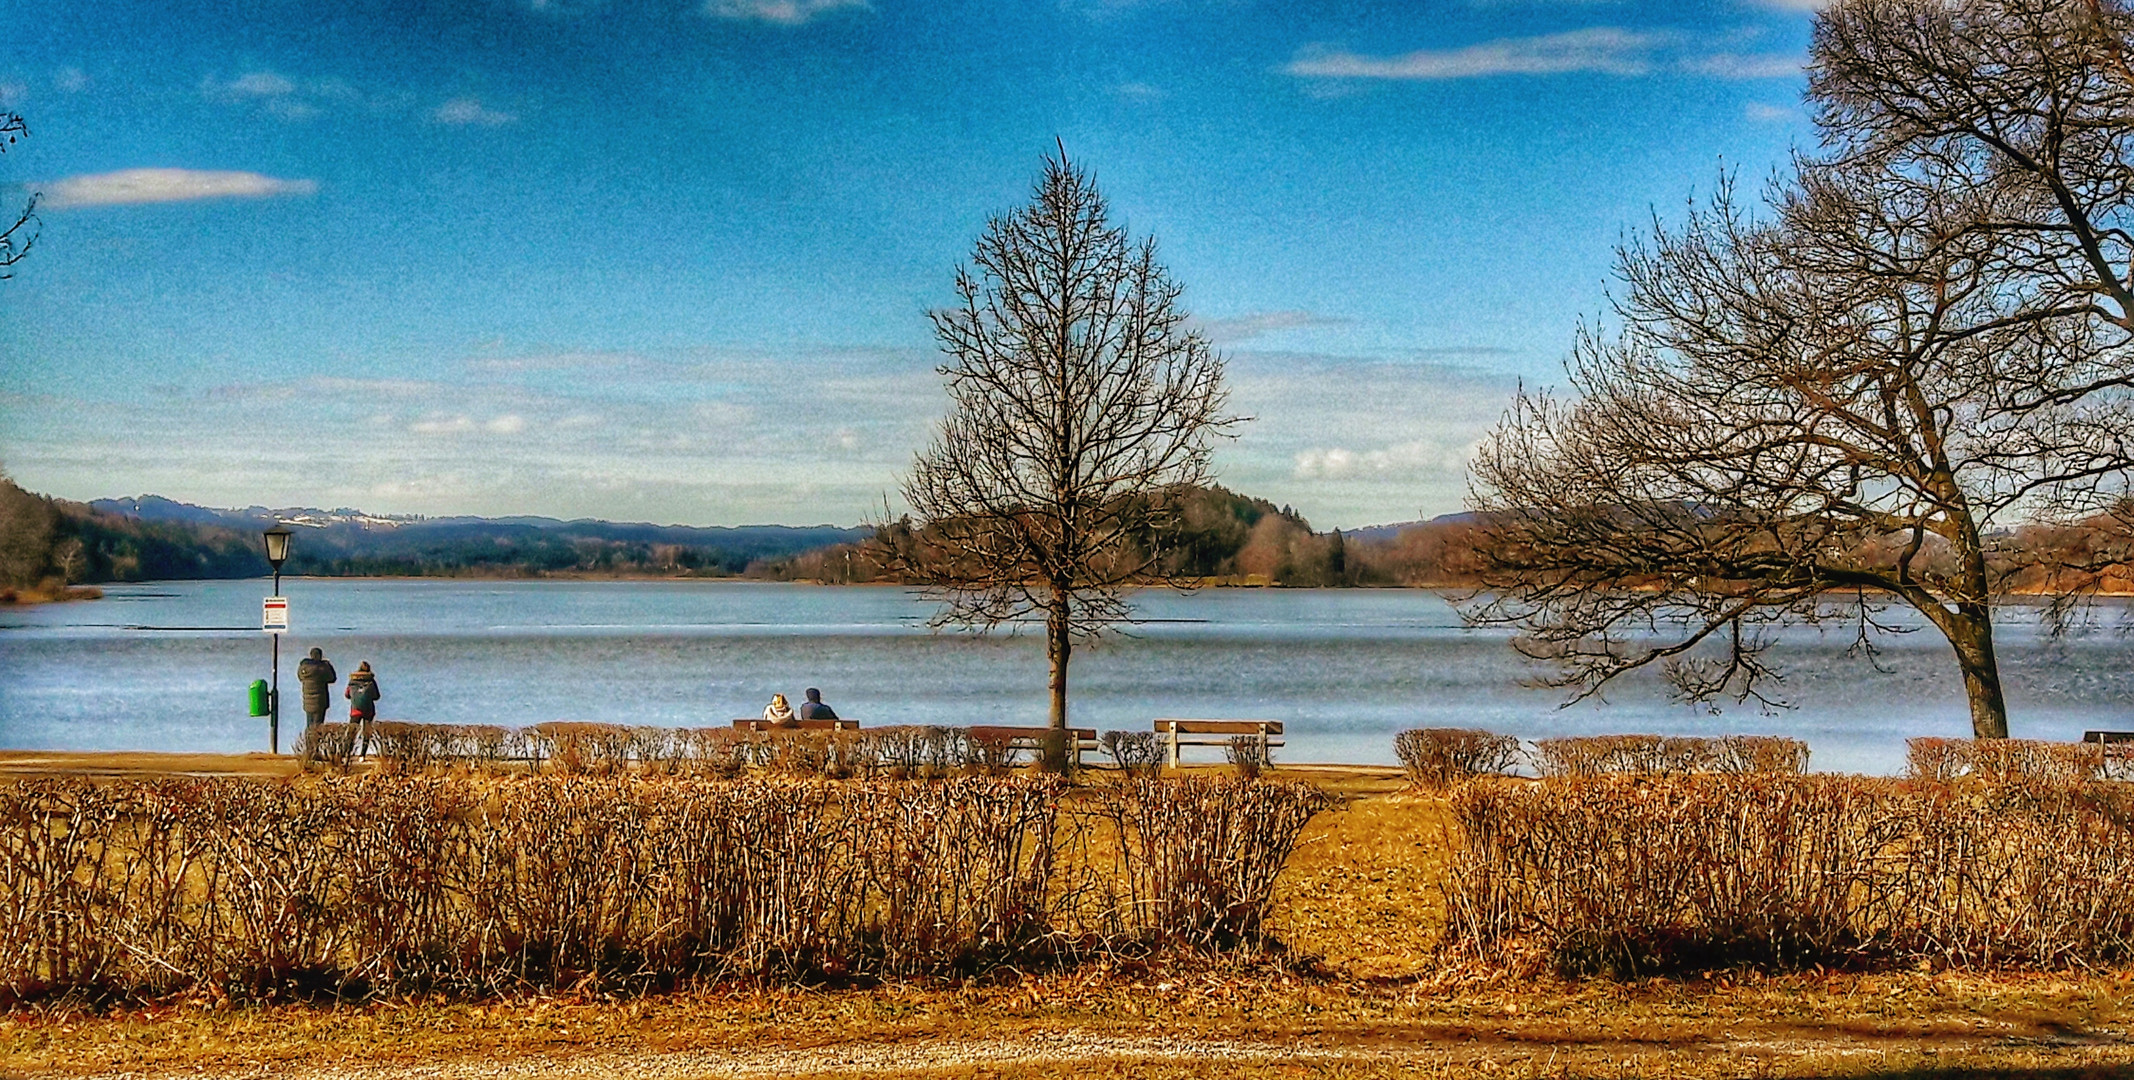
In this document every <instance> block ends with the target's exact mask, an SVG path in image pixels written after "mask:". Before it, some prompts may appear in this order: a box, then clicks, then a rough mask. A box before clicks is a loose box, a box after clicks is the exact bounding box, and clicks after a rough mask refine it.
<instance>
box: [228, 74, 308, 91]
mask: <svg viewBox="0 0 2134 1080" xmlns="http://www.w3.org/2000/svg"><path fill="white" fill-rule="evenodd" d="M222 90H223V91H225V92H226V93H228V94H230V95H231V96H233V97H282V96H284V95H288V94H294V93H296V84H295V83H293V82H290V81H289V80H288V79H286V78H284V77H282V76H280V75H277V74H275V73H274V72H271V71H255V72H252V73H251V74H249V75H239V76H238V77H236V78H234V79H231V80H230V81H229V82H228V83H225V84H223V86H222Z"/></svg>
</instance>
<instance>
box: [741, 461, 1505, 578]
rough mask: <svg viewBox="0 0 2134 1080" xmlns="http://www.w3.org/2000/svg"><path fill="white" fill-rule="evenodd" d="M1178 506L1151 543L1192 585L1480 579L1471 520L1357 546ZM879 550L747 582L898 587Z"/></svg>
mask: <svg viewBox="0 0 2134 1080" xmlns="http://www.w3.org/2000/svg"><path fill="white" fill-rule="evenodd" d="M1180 499H1181V506H1180V508H1179V513H1178V514H1177V516H1176V521H1175V523H1174V524H1172V525H1170V526H1169V527H1168V528H1167V529H1165V530H1163V531H1162V532H1161V533H1160V534H1159V535H1156V536H1152V537H1151V538H1150V540H1149V542H1150V543H1151V544H1154V545H1160V546H1161V547H1162V548H1163V549H1165V550H1168V551H1170V552H1171V553H1172V555H1171V560H1172V561H1171V565H1172V566H1173V567H1174V568H1175V569H1176V571H1177V572H1178V573H1180V574H1182V575H1185V576H1188V577H1198V578H1202V579H1205V580H1209V581H1213V582H1217V583H1228V584H1239V585H1281V586H1291V587H1303V588H1329V587H1333V588H1339V587H1347V586H1365V585H1379V586H1455V585H1462V584H1468V583H1471V582H1473V581H1474V580H1476V575H1475V571H1476V568H1477V565H1478V564H1477V559H1476V555H1475V545H1476V543H1477V542H1478V538H1479V535H1480V529H1479V525H1478V524H1477V523H1476V522H1474V521H1473V520H1472V519H1469V518H1466V517H1465V516H1464V515H1463V516H1456V517H1451V518H1440V519H1438V520H1435V521H1428V522H1419V523H1416V524H1414V525H1409V526H1403V527H1399V528H1395V529H1383V528H1381V529H1373V530H1369V535H1368V537H1355V536H1350V535H1347V534H1344V533H1343V532H1342V531H1341V530H1339V529H1336V530H1333V531H1331V532H1324V533H1321V532H1314V531H1313V530H1312V527H1311V523H1310V522H1309V521H1307V520H1305V518H1304V516H1303V515H1302V514H1299V513H1298V512H1297V511H1296V510H1295V509H1293V508H1291V507H1288V506H1276V505H1275V504H1274V503H1271V502H1268V501H1267V500H1265V499H1255V498H1252V497H1251V496H1247V495H1240V494H1238V493H1236V492H1234V491H1230V490H1229V489H1227V488H1223V487H1220V486H1217V487H1208V488H1198V489H1194V490H1192V491H1189V492H1186V493H1185V494H1184V495H1182V496H1181V497H1180ZM903 527H904V526H902V525H894V526H892V528H903ZM920 542H922V543H923V542H924V538H923V535H922V536H921V537H920ZM878 551H879V549H878V548H877V547H876V546H875V545H874V544H873V543H871V542H869V541H860V542H855V543H847V544H838V545H835V546H832V547H827V548H823V549H820V550H816V551H805V552H800V553H798V554H795V555H790V556H787V557H784V558H779V559H771V560H767V561H765V562H763V563H761V564H758V565H756V566H754V567H751V568H750V570H749V573H750V574H751V575H752V576H758V577H766V578H772V579H776V580H783V581H824V582H831V583H862V582H889V581H894V580H895V578H894V575H893V574H892V573H891V572H889V571H888V570H886V569H885V568H884V566H883V564H882V561H881V560H880V559H879V558H877V553H878Z"/></svg>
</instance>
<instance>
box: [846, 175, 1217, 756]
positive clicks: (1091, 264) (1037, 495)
mask: <svg viewBox="0 0 2134 1080" xmlns="http://www.w3.org/2000/svg"><path fill="white" fill-rule="evenodd" d="M1179 292H1180V290H1179V286H1178V285H1177V284H1176V283H1175V282H1173V281H1172V280H1171V278H1170V277H1169V276H1168V274H1167V273H1166V272H1165V270H1164V268H1163V267H1162V266H1160V265H1158V264H1157V262H1156V248H1155V243H1154V241H1153V240H1142V241H1140V242H1138V243H1137V242H1134V241H1132V240H1130V238H1129V237H1128V236H1127V233H1126V231H1125V230H1124V229H1123V228H1120V227H1118V226H1115V225H1113V224H1112V222H1111V219H1110V213H1109V210H1108V209H1107V207H1106V205H1105V201H1104V198H1103V196H1102V195H1101V194H1100V193H1099V192H1098V191H1097V188H1096V185H1095V183H1094V182H1093V180H1092V178H1091V177H1090V176H1089V174H1088V173H1087V172H1086V171H1084V170H1082V169H1080V168H1077V167H1075V166H1073V165H1072V164H1070V163H1069V162H1068V161H1067V157H1066V153H1065V151H1064V150H1062V151H1061V153H1060V156H1059V157H1057V158H1049V157H1048V158H1047V159H1046V161H1045V168H1044V173H1043V175H1042V176H1041V177H1040V178H1039V180H1038V182H1037V185H1036V191H1035V193H1034V194H1033V196H1032V198H1031V201H1030V203H1029V205H1027V206H1025V207H1023V208H1021V209H1019V210H1017V211H1015V212H1014V213H1011V214H1008V215H1005V216H1000V217H995V218H994V219H992V221H991V222H989V223H988V225H987V227H986V231H985V234H984V236H982V237H981V238H980V239H979V241H978V243H977V246H976V248H975V249H974V250H973V252H972V255H971V266H969V267H967V268H964V269H961V270H959V271H958V272H957V275H956V293H957V296H958V302H957V304H956V305H955V306H954V307H950V308H946V309H943V310H939V311H935V312H933V313H932V319H933V323H934V333H935V336H936V338H937V339H938V340H939V342H940V345H941V349H942V352H943V353H945V354H946V356H947V361H946V362H945V363H943V364H942V365H941V367H940V369H939V370H940V372H941V374H942V376H943V377H945V378H946V379H947V380H948V393H949V398H950V400H951V402H952V403H953V405H952V409H951V411H950V413H949V415H948V416H947V417H946V418H945V419H943V420H942V421H941V424H940V428H939V430H938V432H937V433H936V435H935V438H934V440H933V442H932V444H931V445H930V446H929V447H928V448H927V449H926V450H925V451H923V452H922V453H920V454H919V456H918V460H917V461H916V463H915V464H914V466H913V468H912V472H911V475H910V476H909V478H908V479H907V480H906V481H905V482H904V485H903V495H904V499H905V501H906V502H907V503H908V504H909V506H910V507H911V511H912V513H913V514H914V515H916V519H917V521H916V529H912V528H895V527H890V528H884V529H883V530H882V536H883V539H884V540H885V541H886V546H887V547H888V549H889V550H890V551H891V552H892V553H893V558H894V560H895V562H896V565H897V569H898V570H899V571H900V572H902V573H903V574H904V576H905V577H906V579H907V580H913V581H917V582H920V583H922V584H925V585H927V586H929V587H930V589H931V590H932V592H933V594H934V595H935V596H936V597H937V598H938V599H940V600H941V601H943V609H942V612H941V614H940V615H939V616H938V617H937V618H936V620H935V622H936V625H952V624H953V625H963V626H972V627H977V628H979V629H981V630H989V629H992V628H995V627H998V626H1000V625H1002V624H1004V623H1010V622H1015V621H1019V620H1022V619H1025V618H1027V617H1030V616H1033V615H1041V616H1043V618H1044V622H1045V642H1046V655H1047V658H1048V660H1049V662H1050V667H1051V691H1052V708H1051V726H1052V728H1053V729H1054V730H1056V731H1064V730H1065V728H1066V726H1067V667H1068V661H1069V660H1070V659H1071V658H1072V656H1073V655H1074V647H1075V645H1076V643H1078V642H1082V641H1087V640H1089V639H1091V638H1093V637H1096V636H1097V635H1099V634H1101V633H1102V632H1103V631H1105V630H1106V629H1107V628H1109V627H1111V626H1114V625H1115V624H1117V623H1120V622H1122V621H1125V620H1127V619H1128V618H1129V617H1130V612H1129V609H1128V606H1127V603H1126V599H1125V591H1126V590H1128V589H1130V588H1133V587H1135V586H1142V585H1151V584H1167V583H1168V584H1180V582H1175V581H1173V580H1172V576H1171V573H1170V571H1169V570H1168V569H1167V567H1168V566H1170V565H1171V563H1170V562H1169V561H1168V559H1167V556H1168V555H1169V552H1168V551H1167V550H1166V546H1167V541H1166V539H1165V537H1167V536H1171V535H1175V534H1176V530H1173V529H1170V528H1168V527H1167V526H1168V525H1169V524H1170V522H1171V521H1172V520H1173V519H1174V518H1175V516H1176V514H1177V511H1178V505H1179V497H1180V495H1181V494H1182V493H1183V491H1184V489H1185V488H1187V487H1189V486H1191V485H1197V484H1200V483H1202V482H1204V481H1205V480H1206V479H1207V477H1208V455H1209V448H1210V443H1211V440H1212V439H1214V438H1216V437H1219V436H1221V435H1223V434H1226V433H1227V431H1228V430H1229V428H1230V427H1231V426H1232V425H1233V424H1234V423H1236V418H1233V417H1229V416H1226V415H1225V413H1224V403H1225V391H1224V388H1223V362H1222V358H1221V357H1220V356H1219V355H1217V354H1216V352H1215V351H1214V350H1213V349H1212V348H1211V347H1210V346H1209V344H1208V342H1207V341H1206V340H1205V339H1203V338H1202V337H1201V336H1200V335H1199V334H1197V333H1195V332H1193V331H1191V330H1189V329H1187V328H1186V325H1185V320H1186V313H1185V312H1184V311H1183V310H1181V309H1180V308H1179V306H1178V298H1179ZM1054 743H1055V745H1054V746H1052V747H1049V748H1048V750H1047V759H1048V763H1050V764H1052V765H1053V766H1054V767H1059V766H1061V764H1062V763H1063V759H1062V757H1061V756H1060V755H1062V754H1064V744H1063V743H1062V742H1061V740H1059V739H1057V738H1056V739H1055V740H1054Z"/></svg>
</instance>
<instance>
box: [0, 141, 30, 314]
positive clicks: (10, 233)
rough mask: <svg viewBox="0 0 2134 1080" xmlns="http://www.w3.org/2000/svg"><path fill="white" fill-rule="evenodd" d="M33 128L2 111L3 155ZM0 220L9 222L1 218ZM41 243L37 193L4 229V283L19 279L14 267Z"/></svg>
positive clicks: (0, 247)
mask: <svg viewBox="0 0 2134 1080" xmlns="http://www.w3.org/2000/svg"><path fill="white" fill-rule="evenodd" d="M29 133H30V129H29V125H28V124H26V123H24V122H23V119H22V116H21V114H19V113H11V112H0V152H5V151H6V150H7V148H8V147H10V146H13V145H14V144H15V140H16V139H19V138H23V137H26V136H27V135H29ZM0 220H5V219H4V218H0ZM36 242H37V194H36V193H35V192H32V193H30V197H29V198H28V199H25V200H23V203H22V209H21V211H20V212H18V213H17V214H16V215H15V220H14V221H12V222H9V223H8V225H7V228H5V229H0V281H4V280H6V279H8V278H11V277H13V276H15V273H14V270H13V269H12V267H13V266H14V265H15V264H16V263H18V262H21V261H22V258H23V256H25V255H28V254H29V253H30V246H31V245H32V244H35V243H36Z"/></svg>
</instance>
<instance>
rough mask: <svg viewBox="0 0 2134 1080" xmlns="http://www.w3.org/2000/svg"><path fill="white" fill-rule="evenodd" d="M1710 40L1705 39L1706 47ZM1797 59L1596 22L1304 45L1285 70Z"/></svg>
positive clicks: (1777, 73)
mask: <svg viewBox="0 0 2134 1080" xmlns="http://www.w3.org/2000/svg"><path fill="white" fill-rule="evenodd" d="M1711 45H1712V43H1710V42H1706V43H1705V45H1704V48H1705V49H1709V48H1711ZM1803 63H1805V61H1804V60H1802V59H1801V58H1800V57H1798V56H1789V55H1778V54H1769V53H1737V52H1726V51H1700V50H1697V49H1694V48H1692V47H1690V43H1688V42H1687V41H1686V40H1685V39H1684V37H1683V35H1681V34H1679V33H1676V32H1674V31H1665V30H1628V29H1625V28H1623V27H1619V26H1594V27H1588V28H1586V29H1583V30H1570V31H1566V32H1564V33H1561V34H1546V35H1543V36H1540V37H1524V38H1499V39H1496V40H1494V41H1484V42H1478V43H1476V44H1473V45H1466V46H1462V47H1460V48H1457V49H1421V50H1418V51H1416V52H1411V53H1402V54H1400V55H1397V56H1372V55H1368V54H1364V53H1355V52H1347V51H1343V50H1332V49H1324V48H1306V49H1304V50H1302V51H1300V52H1299V53H1298V54H1297V56H1296V58H1295V59H1294V60H1291V61H1290V62H1289V65H1288V66H1287V67H1285V68H1283V71H1285V72H1287V73H1288V74H1291V75H1295V76H1299V77H1302V78H1309V79H1344V80H1354V79H1397V80H1422V81H1439V80H1446V79H1474V78H1484V77H1488V76H1492V75H1562V74H1569V73H1573V72H1590V73H1597V74H1602V75H1621V76H1637V75H1648V74H1651V73H1653V72H1655V71H1676V72H1683V73H1687V74H1692V75H1707V76H1711V77H1714V78H1721V79H1775V78H1793V77H1796V76H1798V75H1799V74H1800V72H1801V66H1802V64H1803Z"/></svg>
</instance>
